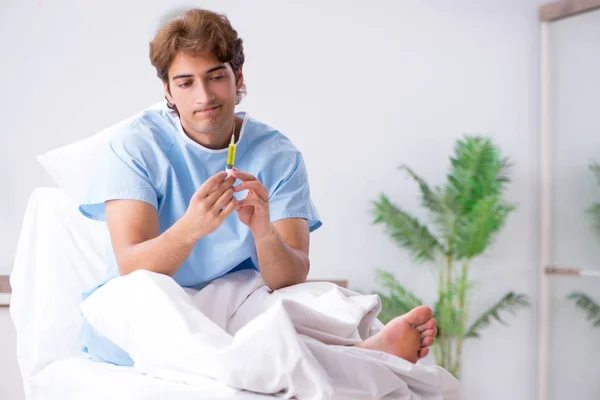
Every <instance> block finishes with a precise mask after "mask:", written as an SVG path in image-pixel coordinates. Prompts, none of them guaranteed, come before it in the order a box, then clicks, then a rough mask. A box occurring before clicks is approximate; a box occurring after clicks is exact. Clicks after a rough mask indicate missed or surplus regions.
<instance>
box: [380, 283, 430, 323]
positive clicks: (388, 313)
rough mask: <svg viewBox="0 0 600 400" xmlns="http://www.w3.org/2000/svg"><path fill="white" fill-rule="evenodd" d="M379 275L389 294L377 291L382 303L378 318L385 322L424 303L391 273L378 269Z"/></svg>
mask: <svg viewBox="0 0 600 400" xmlns="http://www.w3.org/2000/svg"><path fill="white" fill-rule="evenodd" d="M377 276H378V279H379V282H380V283H381V285H382V286H383V287H384V288H386V289H387V290H388V291H389V294H384V293H381V292H376V294H377V295H379V297H380V299H381V305H382V309H381V313H380V314H379V316H378V318H379V320H380V321H381V322H383V323H384V324H385V323H388V322H389V321H391V320H392V319H394V318H396V317H397V316H399V315H402V314H405V313H407V312H409V311H410V310H412V309H413V308H415V307H417V306H419V305H421V304H423V302H422V301H421V300H420V299H419V298H418V297H417V296H415V295H414V294H413V293H412V292H411V291H409V290H408V289H406V288H405V287H404V286H403V285H401V284H400V283H399V282H398V281H397V280H396V278H395V277H394V275H392V274H391V273H389V272H385V271H378V272H377Z"/></svg>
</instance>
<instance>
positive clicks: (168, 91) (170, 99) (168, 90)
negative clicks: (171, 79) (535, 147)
mask: <svg viewBox="0 0 600 400" xmlns="http://www.w3.org/2000/svg"><path fill="white" fill-rule="evenodd" d="M163 85H164V87H165V98H166V99H167V101H168V102H169V103H171V104H174V103H173V96H171V88H170V87H169V83H168V82H163Z"/></svg>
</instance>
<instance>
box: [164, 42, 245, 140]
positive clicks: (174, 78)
mask: <svg viewBox="0 0 600 400" xmlns="http://www.w3.org/2000/svg"><path fill="white" fill-rule="evenodd" d="M242 84H243V76H242V73H241V70H240V71H239V72H238V80H237V85H236V77H235V74H234V72H233V70H232V69H231V66H230V65H229V63H227V64H223V63H222V62H220V61H219V60H218V59H217V58H216V57H215V56H214V55H212V54H211V55H202V56H193V55H189V54H186V53H182V52H179V53H178V54H177V56H175V59H174V60H173V62H172V63H171V67H170V68H169V85H168V86H167V84H165V94H166V96H167V99H168V100H169V101H170V102H171V103H173V104H175V105H176V106H177V110H178V111H179V117H180V119H181V123H182V125H183V127H184V129H185V130H186V131H187V133H188V134H191V135H193V136H204V135H217V136H219V135H225V134H227V132H226V131H229V130H230V129H231V121H232V115H233V112H234V109H235V103H236V91H237V90H238V89H239V88H241V86H242ZM169 87H170V91H169Z"/></svg>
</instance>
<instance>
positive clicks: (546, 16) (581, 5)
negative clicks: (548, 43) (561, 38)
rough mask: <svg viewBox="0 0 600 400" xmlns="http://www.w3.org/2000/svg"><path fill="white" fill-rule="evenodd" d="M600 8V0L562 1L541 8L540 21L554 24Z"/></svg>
mask: <svg viewBox="0 0 600 400" xmlns="http://www.w3.org/2000/svg"><path fill="white" fill-rule="evenodd" d="M598 8H600V0H560V1H555V2H552V3H548V4H544V5H543V6H541V7H540V21H543V22H554V21H557V20H559V19H563V18H567V17H572V16H574V15H577V14H582V13H585V12H588V11H592V10H595V9H598Z"/></svg>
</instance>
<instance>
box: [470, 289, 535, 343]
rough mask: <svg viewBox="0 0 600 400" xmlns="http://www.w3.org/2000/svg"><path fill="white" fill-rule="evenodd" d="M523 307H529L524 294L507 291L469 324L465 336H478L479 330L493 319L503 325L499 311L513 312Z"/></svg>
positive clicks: (504, 323)
mask: <svg viewBox="0 0 600 400" xmlns="http://www.w3.org/2000/svg"><path fill="white" fill-rule="evenodd" d="M525 307H529V300H528V298H527V296H526V295H524V294H516V293H514V292H509V293H507V294H506V295H505V296H504V297H503V298H502V299H500V301H498V302H497V303H496V304H494V305H493V306H492V307H491V308H490V309H489V310H487V311H486V312H485V313H483V314H482V315H481V316H480V317H479V318H478V319H477V320H476V321H475V322H474V323H473V325H471V327H470V328H469V329H468V330H467V333H466V334H465V337H466V338H468V337H471V338H478V337H479V332H480V331H481V330H482V329H484V328H486V327H487V326H489V325H490V324H491V323H492V322H493V320H496V321H498V322H500V323H501V324H503V325H507V323H506V322H504V320H502V318H501V317H500V313H501V312H509V313H512V314H515V313H516V312H517V310H519V309H521V308H525Z"/></svg>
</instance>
